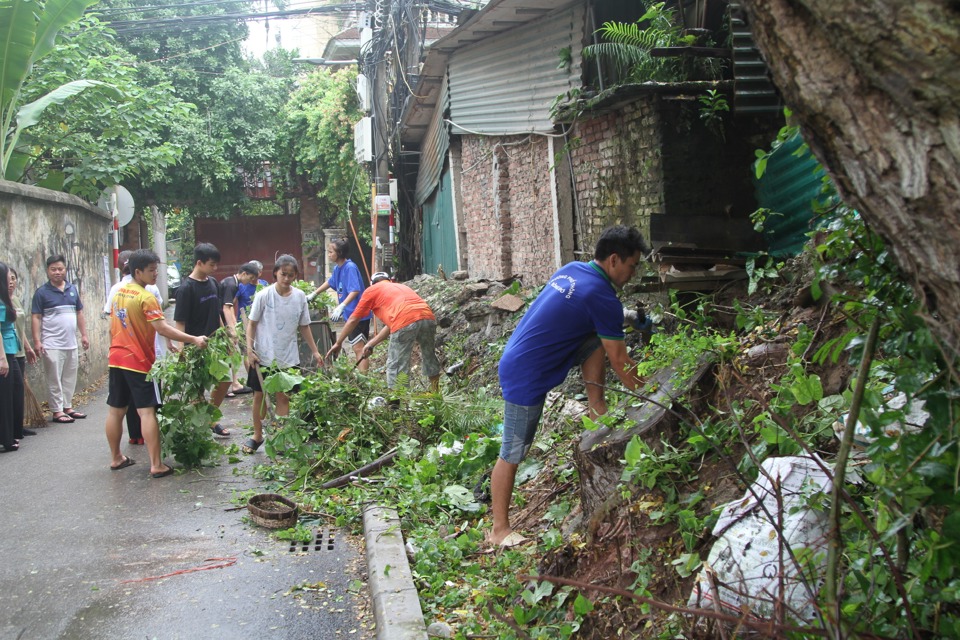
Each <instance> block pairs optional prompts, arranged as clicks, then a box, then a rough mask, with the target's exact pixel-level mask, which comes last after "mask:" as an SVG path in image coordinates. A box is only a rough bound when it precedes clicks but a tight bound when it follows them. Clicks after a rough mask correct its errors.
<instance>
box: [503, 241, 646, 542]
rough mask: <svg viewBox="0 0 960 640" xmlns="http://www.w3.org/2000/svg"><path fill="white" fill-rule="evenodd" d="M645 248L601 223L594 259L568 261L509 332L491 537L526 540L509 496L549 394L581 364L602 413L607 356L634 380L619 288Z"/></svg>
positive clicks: (595, 411)
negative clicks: (513, 523)
mask: <svg viewBox="0 0 960 640" xmlns="http://www.w3.org/2000/svg"><path fill="white" fill-rule="evenodd" d="M647 253H648V249H647V247H646V246H645V244H644V242H643V238H642V237H641V235H640V232H639V231H638V230H637V229H636V228H633V227H624V226H616V227H610V228H608V229H605V230H604V231H603V233H601V234H600V239H599V240H598V241H597V246H596V249H595V250H594V257H593V260H591V261H590V262H586V263H584V262H571V263H569V264H567V265H564V266H563V267H561V268H560V269H559V270H558V271H557V272H556V273H554V274H553V276H552V277H551V278H550V280H549V282H547V285H546V286H545V287H544V288H543V291H542V292H541V293H540V295H539V296H537V299H536V300H534V301H533V304H532V305H530V309H529V310H528V311H527V313H526V314H525V315H524V316H523V319H522V320H521V321H520V324H519V325H518V326H517V329H516V331H514V332H513V335H512V336H510V341H509V342H507V346H506V349H505V350H504V352H503V357H502V358H501V359H500V387H501V388H502V389H503V399H504V415H503V444H502V445H501V447H500V458H499V459H498V460H497V464H496V466H494V468H493V475H492V477H491V480H490V493H491V495H492V498H493V531H492V533H491V534H490V538H489V539H490V542H491V543H493V544H498V545H501V546H504V547H512V546H516V545H518V544H522V543H524V542H526V539H525V538H523V536H521V535H520V534H519V533H516V532H514V531H512V530H511V529H510V519H509V513H508V512H509V508H510V497H511V495H512V494H513V485H514V480H515V479H516V475H517V466H518V465H519V464H520V462H521V461H522V460H523V459H524V458H525V457H526V455H527V452H528V451H529V450H530V445H531V444H532V443H533V436H534V434H535V433H536V430H537V425H538V424H539V423H540V415H541V414H542V413H543V402H544V400H545V399H546V397H547V392H548V391H550V389H552V388H553V387H555V386H557V385H558V384H560V383H561V382H563V381H564V379H565V378H566V377H567V372H568V371H570V369H571V368H573V367H574V366H575V365H578V364H579V365H580V368H581V371H582V372H583V381H584V384H585V385H586V388H587V401H588V405H589V412H590V413H589V414H590V417H592V418H595V417H597V416H600V415H603V414H604V413H606V412H607V404H606V401H605V400H604V397H603V384H604V367H605V361H606V358H609V359H610V365H611V366H612V367H613V370H614V371H615V372H616V373H617V376H618V377H619V378H620V380H621V381H622V382H623V384H624V385H626V387H627V388H628V389H636V388H637V387H638V386H639V384H640V379H639V378H638V377H637V375H636V363H635V362H634V361H633V360H631V359H630V357H629V356H628V355H627V347H626V345H625V344H624V336H623V319H624V313H623V306H622V305H621V304H620V300H619V298H618V297H617V292H618V291H619V289H620V288H621V287H623V285H625V284H626V283H627V282H629V281H630V279H631V278H633V275H634V273H636V270H637V264H638V263H639V262H640V260H642V259H643V257H644V256H645V255H646V254H647ZM601 347H602V348H601Z"/></svg>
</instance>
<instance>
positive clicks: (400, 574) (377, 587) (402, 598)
mask: <svg viewBox="0 0 960 640" xmlns="http://www.w3.org/2000/svg"><path fill="white" fill-rule="evenodd" d="M363 536H364V541H365V543H366V550H367V578H368V586H369V589H370V600H371V601H372V603H373V615H374V618H375V619H376V621H377V640H426V638H427V629H426V627H425V625H424V623H423V610H422V609H421V608H420V598H419V596H418V595H417V589H416V587H415V586H414V585H413V576H412V575H411V573H410V564H409V563H408V562H407V552H406V549H405V548H404V546H403V534H402V533H401V531H400V519H399V518H398V517H397V512H396V510H394V509H389V508H387V507H380V506H376V505H372V506H370V507H367V508H366V509H364V510H363Z"/></svg>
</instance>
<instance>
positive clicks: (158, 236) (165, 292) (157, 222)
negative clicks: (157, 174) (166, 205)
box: [150, 204, 170, 304]
mask: <svg viewBox="0 0 960 640" xmlns="http://www.w3.org/2000/svg"><path fill="white" fill-rule="evenodd" d="M150 212H151V213H152V214H153V251H154V253H156V254H157V255H158V256H160V264H159V265H158V266H159V269H160V272H159V274H158V275H157V287H159V288H160V297H161V298H163V299H164V301H166V300H168V299H169V298H170V290H169V289H168V288H167V220H166V218H164V217H163V213H161V212H160V208H159V207H158V206H157V205H155V204H152V205H150ZM164 304H166V302H164Z"/></svg>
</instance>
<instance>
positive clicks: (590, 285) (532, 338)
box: [500, 261, 623, 406]
mask: <svg viewBox="0 0 960 640" xmlns="http://www.w3.org/2000/svg"><path fill="white" fill-rule="evenodd" d="M592 335H597V336H599V337H600V338H602V339H605V340H623V306H622V305H621V304H620V299H619V298H618V297H617V290H616V288H615V287H614V286H613V283H612V282H610V278H609V277H607V274H606V273H605V272H604V271H603V269H601V268H600V266H599V265H597V264H596V263H595V262H592V261H591V262H587V263H585V262H571V263H569V264H566V265H564V266H563V267H561V268H560V269H559V270H558V271H557V272H556V273H554V274H553V276H552V277H551V278H550V280H549V282H547V284H546V286H545V287H544V288H543V291H541V292H540V295H538V296H537V299H536V300H534V301H533V304H531V305H530V309H529V310H528V311H527V313H526V314H525V315H524V316H523V319H522V320H520V324H519V325H517V328H516V330H515V331H514V332H513V335H512V336H510V340H509V341H508V342H507V346H506V348H505V349H504V351H503V357H502V358H500V387H501V389H502V390H503V398H504V400H506V401H507V402H510V403H513V404H518V405H522V406H533V405H537V404H539V403H541V402H543V400H544V398H546V396H547V392H548V391H550V390H551V389H553V388H554V387H555V386H557V385H558V384H560V383H561V382H563V381H564V379H565V378H566V377H567V372H568V371H570V369H571V368H572V367H573V366H574V364H575V363H574V358H575V356H576V353H577V351H578V350H579V348H580V345H582V344H583V342H584V340H586V339H587V338H588V337H590V336H592Z"/></svg>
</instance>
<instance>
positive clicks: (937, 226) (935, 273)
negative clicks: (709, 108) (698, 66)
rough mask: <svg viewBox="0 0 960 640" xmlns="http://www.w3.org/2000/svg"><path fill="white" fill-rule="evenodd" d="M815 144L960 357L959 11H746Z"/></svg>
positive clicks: (928, 2) (881, 2)
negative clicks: (921, 297)
mask: <svg viewBox="0 0 960 640" xmlns="http://www.w3.org/2000/svg"><path fill="white" fill-rule="evenodd" d="M743 5H744V7H745V8H746V9H747V12H748V16H749V19H750V24H751V27H752V29H753V33H754V36H755V38H756V41H757V44H758V46H759V48H760V50H761V51H762V52H763V54H764V57H765V58H766V60H767V63H768V65H769V66H770V69H771V73H772V75H773V79H774V82H775V84H776V85H777V86H778V87H779V89H780V91H781V92H782V94H783V97H784V100H785V101H786V103H787V104H788V105H789V106H790V107H791V109H792V110H793V113H794V115H795V117H796V119H797V122H798V123H799V124H800V126H801V129H802V131H803V136H804V139H805V140H806V141H807V142H808V143H809V144H810V147H811V149H812V150H813V152H814V153H815V154H816V156H817V157H818V159H819V160H820V161H821V162H822V163H823V164H824V166H825V167H826V168H827V170H828V171H829V172H830V173H831V175H832V177H833V178H834V180H835V182H836V184H837V186H838V188H839V189H840V192H841V194H842V196H843V197H844V199H845V200H846V201H847V202H849V203H850V204H852V205H853V206H854V207H856V208H857V209H858V210H859V211H860V213H861V214H862V215H863V217H864V219H865V220H866V221H867V222H868V223H869V224H870V226H871V227H872V228H873V229H874V230H876V231H877V232H879V233H880V234H881V235H883V236H884V237H885V238H886V239H887V241H888V244H889V245H890V246H891V247H892V249H893V251H894V253H895V255H896V257H897V260H898V261H899V262H900V264H901V266H902V267H903V269H904V270H905V271H906V272H907V273H908V274H909V275H910V276H911V277H912V278H913V281H914V286H915V287H916V288H917V290H918V291H919V292H920V293H921V294H922V295H923V296H924V297H925V299H926V300H927V307H928V311H929V320H928V321H929V323H930V325H931V328H932V329H933V330H934V332H935V333H936V334H937V335H938V336H939V338H940V339H941V341H942V343H943V346H944V349H945V352H946V353H947V355H948V357H950V358H951V359H952V358H956V357H957V356H958V355H960V205H958V202H960V118H958V115H960V5H958V3H957V2H955V1H950V0H917V1H915V2H899V1H897V0H862V1H859V2H853V1H851V0H744V1H743Z"/></svg>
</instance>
